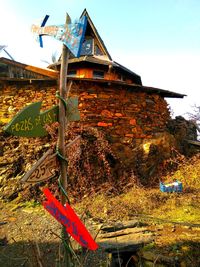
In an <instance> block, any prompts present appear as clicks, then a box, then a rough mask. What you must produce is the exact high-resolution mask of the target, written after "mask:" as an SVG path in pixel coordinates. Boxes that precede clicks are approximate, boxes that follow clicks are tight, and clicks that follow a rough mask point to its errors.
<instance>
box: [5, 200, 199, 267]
mask: <svg viewBox="0 0 200 267" xmlns="http://www.w3.org/2000/svg"><path fill="white" fill-rule="evenodd" d="M0 210H1V215H0V266H2V267H11V266H12V267H19V266H24V267H37V266H39V267H55V266H59V265H58V254H59V253H58V252H59V246H60V233H61V227H60V225H59V223H57V222H56V220H55V219H54V218H53V217H52V216H51V215H49V214H48V213H47V212H46V211H45V210H44V209H43V207H41V206H36V207H23V206H20V205H17V206H14V205H11V204H3V203H1V204H0ZM96 227H98V225H96ZM148 227H149V229H150V230H151V231H153V233H154V237H155V238H154V240H155V242H154V244H153V245H152V244H151V245H152V246H153V247H154V249H155V251H157V253H162V254H163V255H166V256H176V257H177V258H178V259H181V260H179V262H182V263H181V264H182V265H179V266H181V267H182V266H183V267H187V266H190V267H198V266H200V227H190V226H183V225H172V224H161V223H159V224H158V223H152V222H149V226H148ZM93 234H95V233H93ZM106 257H107V255H106V254H105V253H104V252H103V251H102V250H99V251H98V252H96V253H93V254H92V255H90V257H89V260H88V263H87V265H85V266H91V267H92V266H99V267H103V266H106ZM94 262H95V263H94ZM41 264H42V265H41ZM155 266H156V265H155Z"/></svg>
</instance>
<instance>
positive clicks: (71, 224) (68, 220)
mask: <svg viewBox="0 0 200 267" xmlns="http://www.w3.org/2000/svg"><path fill="white" fill-rule="evenodd" d="M43 193H44V194H45V196H46V198H47V200H46V201H44V202H43V206H44V208H45V209H46V210H47V211H48V212H49V213H50V214H51V215H52V216H53V217H54V218H55V219H56V220H57V221H58V222H59V223H61V224H62V225H63V226H64V227H65V229H66V231H67V232H68V233H69V234H70V235H71V236H72V237H73V238H74V239H75V240H76V241H77V242H78V243H79V244H80V245H81V246H83V247H86V248H88V249H90V250H96V249H97V248H98V245H97V243H96V242H95V241H94V239H93V238H92V236H91V235H90V233H89V232H88V230H87V229H86V227H85V225H84V224H83V223H82V222H81V220H80V219H79V217H78V216H77V215H76V213H75V211H74V210H73V209H72V208H71V206H70V205H69V204H68V203H66V204H65V205H64V206H63V205H62V204H61V203H60V202H59V201H58V200H57V199H56V198H55V197H54V196H53V195H52V194H51V192H50V191H49V189H48V188H45V189H43Z"/></svg>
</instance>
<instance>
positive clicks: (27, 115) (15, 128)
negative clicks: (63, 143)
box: [4, 97, 80, 137]
mask: <svg viewBox="0 0 200 267" xmlns="http://www.w3.org/2000/svg"><path fill="white" fill-rule="evenodd" d="M41 105H42V102H36V103H33V104H31V105H29V106H27V107H25V108H23V109H22V110H21V111H20V112H19V113H17V115H16V116H15V117H14V118H13V119H12V120H11V122H10V123H9V124H8V125H6V126H5V128H4V130H5V131H6V132H7V133H9V134H12V135H16V136H24V137H41V136H45V135H47V131H46V130H45V128H44V127H43V126H44V125H45V124H51V123H53V122H56V121H58V106H54V107H52V108H51V109H48V110H46V111H44V112H42V113H40V108H41ZM67 119H68V120H69V121H77V120H80V113H79V111H78V98H77V97H71V98H69V99H68V100H67Z"/></svg>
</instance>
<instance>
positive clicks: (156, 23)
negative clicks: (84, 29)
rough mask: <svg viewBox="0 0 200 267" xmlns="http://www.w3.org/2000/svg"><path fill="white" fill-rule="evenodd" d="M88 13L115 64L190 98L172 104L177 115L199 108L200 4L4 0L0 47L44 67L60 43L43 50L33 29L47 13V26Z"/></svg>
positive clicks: (187, 0) (0, 0)
mask: <svg viewBox="0 0 200 267" xmlns="http://www.w3.org/2000/svg"><path fill="white" fill-rule="evenodd" d="M84 8H86V9H87V11H88V13H89V15H90V17H91V19H92V21H93V23H94V24H95V26H96V28H97V30H98V32H99V34H100V36H101V37H102V39H103V41H104V43H105V45H106V47H107V49H108V51H109V53H110V54H111V56H112V58H113V60H115V61H117V62H119V63H120V64H122V65H124V66H126V67H128V68H130V69H131V70H133V71H134V72H136V73H138V74H139V75H141V77H142V81H143V84H144V85H148V86H154V87H158V88H162V89H167V90H171V91H175V92H179V93H183V94H187V95H188V97H186V98H185V99H184V100H182V99H173V100H170V101H168V99H167V101H168V102H169V103H170V105H171V108H172V110H173V111H174V114H175V115H179V114H181V115H183V114H184V113H186V112H188V111H191V110H192V108H191V106H192V105H194V104H196V105H200V100H199V95H200V94H199V89H200V74H199V70H200V16H199V14H200V0H129V1H128V0H123V1H117V0H106V1H105V0H101V1H95V0H42V1H36V0H34V1H33V0H0V25H1V26H0V36H1V37H0V45H7V46H8V47H7V50H8V52H9V53H10V54H11V55H12V56H13V57H14V59H15V60H17V61H20V62H23V63H27V64H32V65H37V66H45V65H46V64H44V62H43V60H47V61H51V55H52V53H54V52H55V51H58V52H59V51H60V50H61V44H60V43H58V42H57V41H54V40H52V39H51V37H44V38H43V42H44V48H43V49H42V48H40V47H39V45H38V43H36V42H35V40H34V38H33V36H32V34H31V32H30V27H31V25H32V24H36V23H37V22H39V21H40V19H42V18H43V17H44V16H45V15H46V14H48V15H50V18H49V20H48V22H47V24H48V25H53V24H63V23H64V21H65V14H66V12H68V13H69V15H70V16H71V18H72V20H74V19H76V18H79V17H80V15H81V13H82V11H83V9H84ZM58 54H59V53H58ZM0 55H1V56H5V55H4V54H3V53H1V54H0Z"/></svg>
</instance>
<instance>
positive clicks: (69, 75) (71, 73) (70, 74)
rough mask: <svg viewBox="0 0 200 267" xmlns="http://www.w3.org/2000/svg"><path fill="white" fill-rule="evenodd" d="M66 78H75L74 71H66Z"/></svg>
mask: <svg viewBox="0 0 200 267" xmlns="http://www.w3.org/2000/svg"><path fill="white" fill-rule="evenodd" d="M67 76H68V77H76V70H70V71H68V73H67Z"/></svg>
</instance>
